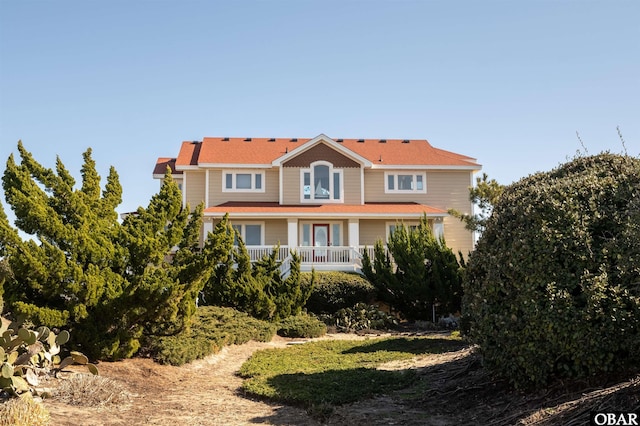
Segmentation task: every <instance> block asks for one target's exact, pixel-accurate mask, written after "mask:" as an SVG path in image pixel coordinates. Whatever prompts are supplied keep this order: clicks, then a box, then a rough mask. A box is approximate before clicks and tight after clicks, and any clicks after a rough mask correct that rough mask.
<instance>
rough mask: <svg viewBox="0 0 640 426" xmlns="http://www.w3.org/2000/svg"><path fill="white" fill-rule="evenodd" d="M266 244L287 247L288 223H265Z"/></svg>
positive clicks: (270, 221) (280, 221)
mask: <svg viewBox="0 0 640 426" xmlns="http://www.w3.org/2000/svg"><path fill="white" fill-rule="evenodd" d="M264 232H265V234H264V242H265V244H266V245H268V246H275V245H276V244H278V243H279V244H280V245H281V246H286V245H287V241H288V240H287V221H286V220H284V219H283V220H267V221H265V231H264Z"/></svg>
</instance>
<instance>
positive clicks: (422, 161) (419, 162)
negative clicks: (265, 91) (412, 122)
mask: <svg viewBox="0 0 640 426" xmlns="http://www.w3.org/2000/svg"><path fill="white" fill-rule="evenodd" d="M310 140H311V139H309V138H306V139H295V138H222V137H207V138H204V139H203V140H202V142H183V143H182V147H181V149H180V154H179V155H178V159H177V162H176V164H177V165H178V166H195V165H198V164H261V165H264V164H271V162H273V161H274V160H276V159H278V158H279V157H282V156H283V155H286V154H287V153H289V152H293V151H294V150H296V149H300V147H301V146H302V145H304V144H305V143H306V142H308V141H310ZM333 140H334V141H335V142H337V143H338V144H340V145H341V146H343V147H345V148H346V149H348V150H351V151H353V152H354V153H356V154H358V155H359V156H361V157H363V158H366V159H367V160H369V161H370V162H371V163H373V164H377V165H391V166H393V165H416V166H424V165H427V166H428V165H433V166H467V167H468V166H478V167H479V165H478V164H477V163H476V161H475V159H474V158H471V157H467V156H465V155H460V154H456V153H453V152H450V151H445V150H442V149H439V148H434V147H433V146H431V144H430V143H429V142H428V141H427V140H424V139H419V140H417V139H411V140H406V139H405V140H403V139H333Z"/></svg>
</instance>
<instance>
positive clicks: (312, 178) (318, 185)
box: [300, 161, 343, 203]
mask: <svg viewBox="0 0 640 426" xmlns="http://www.w3.org/2000/svg"><path fill="white" fill-rule="evenodd" d="M300 173H301V181H302V182H301V185H300V187H301V188H302V193H301V194H300V201H301V202H321V203H342V202H343V196H342V193H343V184H342V181H343V179H342V170H339V169H334V168H333V165H332V164H331V163H329V162H326V161H316V162H314V163H311V167H310V168H308V169H301V171H300Z"/></svg>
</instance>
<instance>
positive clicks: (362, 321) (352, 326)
mask: <svg viewBox="0 0 640 426" xmlns="http://www.w3.org/2000/svg"><path fill="white" fill-rule="evenodd" d="M322 318H323V319H324V321H325V323H326V324H327V325H330V326H334V327H336V328H337V329H338V331H342V332H350V331H358V330H367V329H372V330H388V329H390V328H394V327H395V326H397V325H398V319H397V318H396V317H394V316H393V315H389V314H387V313H385V312H382V311H381V310H379V309H378V307H377V306H374V305H367V304H365V303H358V304H356V305H355V306H353V307H351V308H344V309H340V310H339V311H338V312H336V313H335V314H333V315H323V316H322Z"/></svg>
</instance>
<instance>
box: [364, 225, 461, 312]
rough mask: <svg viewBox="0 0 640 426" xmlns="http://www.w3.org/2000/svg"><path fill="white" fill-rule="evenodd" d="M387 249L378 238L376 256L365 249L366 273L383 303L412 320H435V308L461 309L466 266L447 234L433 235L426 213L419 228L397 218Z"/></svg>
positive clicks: (445, 309) (453, 310)
mask: <svg viewBox="0 0 640 426" xmlns="http://www.w3.org/2000/svg"><path fill="white" fill-rule="evenodd" d="M387 248H388V251H387V250H385V249H384V244H383V242H382V240H381V239H378V240H377V241H376V243H375V246H374V259H370V257H369V255H368V254H367V251H365V253H364V255H363V258H362V271H363V273H364V274H365V275H366V277H367V278H369V280H371V282H372V283H373V285H374V286H375V287H376V288H377V289H378V292H379V295H380V299H381V300H382V301H384V302H387V303H389V305H391V306H392V307H393V308H394V309H396V310H398V311H400V312H401V313H402V315H403V316H404V317H405V318H407V319H409V320H420V319H429V318H432V316H433V312H434V308H436V310H437V311H438V313H439V314H441V315H442V314H445V315H446V314H450V313H453V312H457V311H459V310H460V307H461V303H462V276H463V270H462V268H461V265H460V264H459V263H458V260H457V259H456V256H455V255H454V254H453V252H452V251H451V249H450V248H449V247H447V244H446V242H445V240H444V238H443V237H439V238H438V237H436V236H435V235H434V234H433V231H432V230H431V227H430V226H429V223H428V220H427V217H426V215H423V217H422V218H421V219H420V225H418V226H417V227H409V226H405V225H404V224H403V223H401V222H398V223H397V224H396V226H395V229H394V231H393V232H392V233H391V234H389V240H388V241H387ZM372 260H373V263H372Z"/></svg>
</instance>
